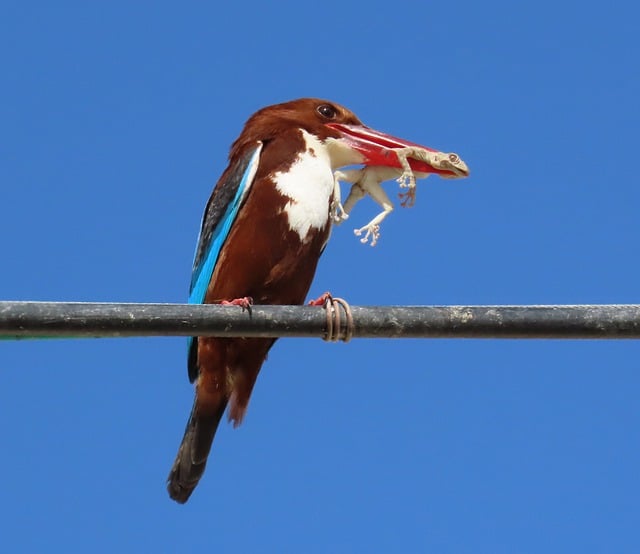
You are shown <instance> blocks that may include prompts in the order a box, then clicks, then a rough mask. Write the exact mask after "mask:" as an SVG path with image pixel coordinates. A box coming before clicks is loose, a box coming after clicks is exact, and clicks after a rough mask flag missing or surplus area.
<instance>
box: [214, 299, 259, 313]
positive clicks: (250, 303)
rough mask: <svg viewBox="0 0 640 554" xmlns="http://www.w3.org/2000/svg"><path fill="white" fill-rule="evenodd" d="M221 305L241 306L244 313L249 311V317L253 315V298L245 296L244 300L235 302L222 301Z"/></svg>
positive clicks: (235, 300) (234, 300)
mask: <svg viewBox="0 0 640 554" xmlns="http://www.w3.org/2000/svg"><path fill="white" fill-rule="evenodd" d="M220 305H222V306H240V307H241V308H242V311H243V312H244V311H245V310H247V311H248V312H249V315H251V306H253V298H251V297H250V296H243V297H242V298H234V299H233V300H222V301H220Z"/></svg>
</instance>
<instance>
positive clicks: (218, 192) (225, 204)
mask: <svg viewBox="0 0 640 554" xmlns="http://www.w3.org/2000/svg"><path fill="white" fill-rule="evenodd" d="M261 150H262V143H261V142H259V143H258V144H257V146H256V147H255V148H254V149H253V150H249V151H247V152H246V153H245V154H244V155H243V156H241V157H240V158H239V159H238V160H237V161H236V162H235V163H232V165H230V166H229V168H228V169H227V171H225V173H224V175H223V176H222V178H221V179H220V181H219V182H218V184H217V185H216V187H215V189H214V190H213V193H212V194H211V198H209V202H208V203H207V207H206V209H205V211H204V216H203V217H202V226H201V228H200V236H199V237H198V246H197V247H196V253H195V257H194V260H193V272H192V274H191V288H190V289H189V304H202V303H203V302H204V297H205V294H206V293H207V289H208V287H209V283H210V282H211V277H212V276H213V270H214V269H215V266H216V262H217V260H218V256H219V255H220V251H221V250H222V246H223V245H224V243H225V240H226V239H227V237H228V236H229V231H230V230H231V226H232V225H233V222H234V221H235V219H236V217H237V215H238V212H239V211H240V208H241V207H242V202H243V200H244V199H245V198H246V197H247V193H248V192H249V189H250V188H251V185H252V184H253V180H254V177H255V175H256V171H257V169H258V163H259V161H260V152H261ZM197 344H198V341H197V340H196V339H194V338H191V339H189V378H190V380H191V381H193V380H195V378H196V377H197V375H198V368H197Z"/></svg>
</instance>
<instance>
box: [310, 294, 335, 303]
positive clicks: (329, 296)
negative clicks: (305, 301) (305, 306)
mask: <svg viewBox="0 0 640 554" xmlns="http://www.w3.org/2000/svg"><path fill="white" fill-rule="evenodd" d="M327 300H333V295H332V294H331V293H330V292H325V293H324V294H321V295H320V296H318V298H316V299H315V300H309V306H324V305H325V304H326V303H327Z"/></svg>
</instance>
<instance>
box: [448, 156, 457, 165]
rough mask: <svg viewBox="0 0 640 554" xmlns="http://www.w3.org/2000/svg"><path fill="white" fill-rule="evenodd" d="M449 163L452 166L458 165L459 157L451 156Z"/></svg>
mask: <svg viewBox="0 0 640 554" xmlns="http://www.w3.org/2000/svg"><path fill="white" fill-rule="evenodd" d="M449 161H450V162H451V163H452V164H457V163H458V156H456V155H455V154H449Z"/></svg>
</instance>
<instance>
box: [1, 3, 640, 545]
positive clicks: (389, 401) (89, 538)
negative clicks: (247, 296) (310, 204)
mask: <svg viewBox="0 0 640 554" xmlns="http://www.w3.org/2000/svg"><path fill="white" fill-rule="evenodd" d="M637 20H638V8H637V6H636V4H635V3H632V2H630V1H627V2H624V1H622V2H616V1H613V2H608V3H604V4H603V3H601V2H598V3H596V2H578V1H575V2H572V1H569V0H559V1H558V0H553V1H551V0H540V1H538V2H535V3H530V4H526V3H514V2H507V1H498V0H487V1H485V2H472V1H470V0H467V1H464V0H461V1H458V2H455V1H453V2H451V1H450V2H417V1H411V0H409V1H407V2H401V3H399V2H395V3H393V2H392V3H383V2H379V1H378V0H374V1H372V2H368V3H356V2H352V3H345V2H343V1H335V0H327V1H325V2H322V3H314V2H307V3H305V2H280V3H267V2H254V1H249V2H241V3H235V4H234V3H232V2H227V3H214V2H206V3H205V2H193V3H182V4H178V3H165V2H135V1H133V2H130V1H127V2H123V1H112V2H104V3H97V2H93V3H91V2H69V1H60V2H55V3H54V2H28V1H25V2H15V1H6V0H5V2H3V3H2V6H1V13H0V56H1V57H2V59H1V67H2V71H1V77H0V79H1V81H2V83H1V86H0V121H1V123H0V183H1V189H0V190H1V191H2V192H1V194H2V196H1V197H2V203H1V208H0V209H1V213H2V217H1V218H0V236H1V237H2V239H1V240H2V271H1V273H0V287H1V288H0V295H1V297H2V298H3V299H11V300H81V301H133V302H182V301H185V299H186V298H187V294H188V285H189V280H190V271H191V262H192V255H193V250H194V247H195V241H196V237H197V233H198V228H199V224H200V218H201V215H202V210H203V209H204V206H205V203H206V201H207V198H208V196H209V194H210V191H211V189H212V187H213V185H214V183H215V181H216V180H217V178H218V176H219V174H220V173H221V172H222V170H223V169H224V167H225V165H226V155H227V152H228V147H229V145H230V144H231V142H232V141H233V139H235V137H236V136H237V134H238V133H239V131H240V129H241V127H242V124H243V123H244V121H245V120H246V118H247V117H248V116H249V115H250V114H251V113H252V112H254V111H255V110H256V109H258V108H260V107H262V106H264V105H267V104H271V103H276V102H280V101H284V100H289V99H292V98H296V97H300V96H319V97H326V98H329V99H331V100H334V101H337V102H340V103H343V104H344V105H346V106H348V107H349V108H351V109H353V110H354V111H355V112H356V113H357V114H358V115H359V116H360V117H361V118H362V119H363V120H364V121H365V122H366V123H367V124H369V125H371V126H372V127H374V128H377V129H380V130H383V131H387V132H389V133H392V134H395V135H398V136H402V137H404V138H406V139H409V140H412V141H415V142H419V143H422V144H426V145H429V146H433V147H436V148H441V149H443V150H446V151H455V152H458V153H459V154H460V155H461V156H462V157H463V158H464V159H465V161H466V162H467V163H468V164H469V166H470V168H471V170H472V175H471V177H470V178H469V179H467V180H463V181H444V180H441V179H438V178H436V177H433V178H430V179H428V180H427V181H422V182H420V183H419V185H418V187H419V190H418V196H417V203H416V206H415V207H414V208H411V209H401V208H400V207H399V206H398V205H397V209H396V211H395V212H393V214H392V215H391V216H390V217H388V218H387V220H386V221H385V223H384V225H383V228H382V233H383V234H382V237H381V239H380V242H379V244H378V246H376V247H375V248H370V247H368V246H364V245H361V244H360V243H359V242H358V241H357V240H356V238H355V237H354V236H353V233H352V230H353V228H354V227H355V226H361V225H363V224H364V223H365V222H366V221H368V220H369V219H370V218H371V217H373V215H374V214H375V213H376V211H377V206H375V205H374V204H373V203H372V202H371V200H367V201H363V202H362V203H361V204H359V205H358V207H357V208H356V210H355V212H354V214H353V215H352V217H351V219H350V220H349V221H348V222H346V223H345V224H344V225H342V226H340V227H338V228H336V229H335V231H334V234H333V237H332V240H331V243H330V244H329V247H328V249H327V251H326V253H325V255H324V257H323V259H322V261H321V263H320V266H319V269H318V272H317V275H316V280H315V282H314V285H313V287H312V290H311V293H310V295H313V296H317V295H318V294H320V293H322V292H324V291H325V290H328V289H330V290H332V291H333V292H334V293H336V294H338V295H339V296H343V297H345V298H347V299H349V301H350V302H351V303H352V304H354V305H367V304H368V305H380V304H382V305H384V304H487V303H503V304H508V303H615V302H620V303H623V302H631V303H632V302H640V295H639V294H638V288H639V283H640V263H639V262H638V226H639V223H638V210H639V205H640V189H639V187H638V178H637V174H638V170H637V166H638V155H637V144H638V139H637V137H638V128H639V123H640V115H639V113H640V110H639V108H638V98H640V71H639V70H638V67H639V66H638V59H639V57H640V48H639V45H638V42H639V39H638V34H637ZM387 189H388V191H389V193H390V195H391V196H392V197H393V198H394V199H395V198H397V196H396V193H397V185H395V184H393V183H390V184H389V185H388V186H387ZM396 204H397V202H396ZM185 356H186V346H185V340H184V339H181V338H151V339H129V340H107V339H105V340H61V341H42V342H37V341H23V342H5V343H2V344H0V440H1V443H0V444H1V447H0V448H1V455H0V475H2V486H1V488H0V549H1V550H2V551H6V552H34V551H47V552H178V551H180V552H190V551H211V552H230V551H234V552H261V551H263V552H269V551H271V552H352V551H361V552H392V551H394V552H426V551H430V552H473V553H477V552H488V553H498V552H637V551H638V550H639V549H640V537H639V533H638V521H640V507H639V504H638V503H639V500H638V498H639V495H640V486H639V479H638V473H639V470H638V468H639V467H640V443H639V440H640V431H639V429H640V408H639V406H638V400H637V399H638V390H639V386H640V371H639V365H640V361H639V359H640V345H639V344H638V343H637V342H633V341H620V342H615V341H608V342H607V341H590V342H589V341H584V342H582V341H544V340H536V341H524V340H518V341H498V340H483V341H481V340H475V341H473V340H393V341H392V340H356V341H353V342H352V343H350V344H348V345H343V344H340V345H328V344H325V343H323V342H322V341H320V340H302V339H290V340H286V341H285V340H283V341H281V342H279V343H278V344H277V345H276V346H275V348H274V349H273V350H272V353H271V354H270V356H269V359H268V361H267V363H266V364H265V366H264V368H263V371H262V373H261V376H260V378H259V380H258V384H257V386H256V389H255V390H254V395H253V399H252V402H251V405H250V407H249V412H248V416H247V418H246V420H245V423H244V424H243V425H242V427H241V428H240V429H238V430H235V431H234V430H232V429H231V427H230V426H228V425H227V424H224V425H222V427H221V429H220V431H219V433H218V436H217V438H216V443H215V446H214V451H213V454H212V457H211V460H210V464H209V467H208V470H207V472H206V474H205V477H204V479H203V481H202V482H201V484H200V486H199V487H198V489H197V490H196V492H195V494H194V496H193V497H192V499H191V500H190V502H189V503H188V504H187V505H186V506H179V505H177V504H175V503H173V502H172V501H170V500H169V498H168V497H167V494H166V491H165V478H166V475H167V473H168V470H169V467H170V465H171V463H172V461H173V458H174V455H175V452H176V449H177V446H178V443H179V440H180V438H181V436H182V432H183V429H184V424H185V422H186V418H187V415H188V412H189V409H190V406H191V401H192V390H191V387H190V385H189V383H188V381H187V376H186V361H185Z"/></svg>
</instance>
